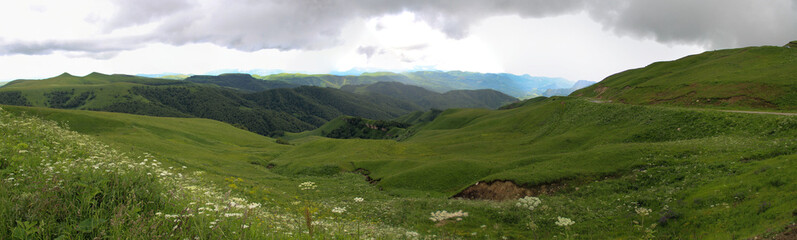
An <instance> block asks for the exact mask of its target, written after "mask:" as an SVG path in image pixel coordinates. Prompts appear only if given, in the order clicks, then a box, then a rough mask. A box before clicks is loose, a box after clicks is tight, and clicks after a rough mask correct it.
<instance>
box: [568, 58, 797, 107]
mask: <svg viewBox="0 0 797 240" xmlns="http://www.w3.org/2000/svg"><path fill="white" fill-rule="evenodd" d="M787 46H788V45H787ZM571 96H584V97H591V98H598V99H604V100H611V101H615V102H621V103H629V104H661V105H675V106H690V107H717V108H741V109H772V110H797V48H790V47H773V46H763V47H746V48H737V49H725V50H716V51H708V52H704V53H701V54H696V55H691V56H687V57H684V58H681V59H678V60H675V61H668V62H657V63H653V64H650V65H648V66H646V67H644V68H639V69H632V70H627V71H624V72H621V73H617V74H614V75H612V76H609V77H608V78H606V79H604V80H603V81H601V82H599V83H597V84H595V85H592V86H590V87H587V88H584V89H581V90H578V91H576V92H574V93H572V94H571Z"/></svg>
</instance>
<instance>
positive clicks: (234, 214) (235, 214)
mask: <svg viewBox="0 0 797 240" xmlns="http://www.w3.org/2000/svg"><path fill="white" fill-rule="evenodd" d="M243 216H244V215H243V214H242V213H225V214H224V217H243Z"/></svg>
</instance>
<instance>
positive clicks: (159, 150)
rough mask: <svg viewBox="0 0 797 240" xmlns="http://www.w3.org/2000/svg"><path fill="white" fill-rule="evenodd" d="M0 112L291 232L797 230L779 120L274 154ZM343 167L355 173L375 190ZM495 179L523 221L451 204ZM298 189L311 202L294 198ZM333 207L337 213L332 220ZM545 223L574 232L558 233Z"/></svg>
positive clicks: (137, 124)
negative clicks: (265, 215) (236, 199)
mask: <svg viewBox="0 0 797 240" xmlns="http://www.w3.org/2000/svg"><path fill="white" fill-rule="evenodd" d="M3 108H4V109H7V111H10V112H13V113H22V112H25V113H27V114H31V115H35V116H40V117H43V118H46V119H52V120H57V121H59V122H63V123H65V124H67V125H69V126H70V127H72V128H73V129H75V130H76V131H78V132H81V133H83V134H90V135H93V136H95V138H97V139H99V140H102V141H104V142H107V143H110V144H111V146H113V147H116V148H118V149H121V150H124V151H130V152H150V153H152V154H155V155H157V156H158V157H157V158H158V159H160V160H161V161H163V166H164V168H167V167H169V166H174V167H179V166H182V165H185V166H187V167H188V168H189V169H196V170H198V171H202V172H204V173H205V174H206V175H200V177H201V179H207V180H208V181H209V183H213V184H215V185H214V186H219V187H221V190H222V191H231V192H232V193H238V194H241V195H243V196H246V197H247V198H248V199H254V200H251V201H255V202H258V203H261V204H263V206H274V207H275V208H271V210H269V211H277V212H285V211H287V212H286V213H285V214H288V215H287V216H293V217H292V218H293V219H294V220H290V221H287V223H288V225H289V226H290V225H291V224H293V226H294V227H293V229H294V230H287V231H288V232H294V233H295V234H299V235H301V234H303V233H301V228H302V227H303V226H302V225H301V221H302V217H301V212H302V211H303V210H302V208H301V206H304V204H303V203H301V202H300V205H298V207H297V205H294V204H293V203H292V202H295V200H292V199H294V197H293V196H300V198H302V199H307V200H309V202H311V203H312V204H313V206H317V207H318V209H319V211H318V212H317V213H314V214H317V215H314V216H315V217H317V218H320V219H325V221H329V224H330V225H329V226H331V228H330V229H335V228H336V227H335V226H340V225H337V224H340V223H341V222H338V221H337V220H335V219H345V220H343V222H348V221H354V222H356V223H359V224H363V225H362V226H366V225H367V226H374V227H371V228H368V229H372V230H374V231H376V232H381V233H385V234H388V235H389V234H397V231H398V234H403V233H404V232H413V233H407V234H410V235H413V236H414V234H417V233H424V234H429V236H430V237H431V238H439V237H440V236H459V237H463V238H472V236H474V235H473V233H475V236H478V238H485V239H497V238H501V237H502V236H503V237H508V238H525V237H528V236H532V238H537V237H538V238H552V237H554V236H557V237H565V236H573V235H575V234H577V235H578V236H579V237H580V238H606V237H609V238H629V237H631V238H636V237H644V236H646V235H647V234H652V235H653V236H655V237H658V238H678V237H684V238H703V239H727V238H734V237H741V238H749V237H754V236H770V235H771V234H776V233H777V232H779V231H780V230H779V229H781V227H783V226H786V225H788V224H789V223H791V222H794V221H795V220H797V219H795V217H794V215H793V212H794V211H795V210H797V209H795V208H794V206H797V197H795V196H797V194H795V192H797V184H795V182H797V181H795V180H797V179H796V178H795V176H797V172H795V170H794V168H792V167H789V166H793V165H794V164H795V161H797V154H795V153H796V152H797V138H795V137H794V136H797V135H796V134H795V131H797V119H796V118H794V117H791V116H775V115H756V114H743V113H727V112H717V111H710V110H690V109H680V108H665V107H649V106H629V105H622V104H610V103H604V104H598V103H591V102H589V101H587V100H583V99H577V98H576V99H573V98H548V99H535V100H533V101H531V100H530V101H529V102H527V103H525V104H519V105H518V106H517V107H515V108H512V109H507V110H484V109H451V110H447V111H444V112H442V113H440V114H439V116H437V117H436V118H434V120H433V121H431V122H428V123H426V124H423V125H422V126H421V127H420V128H419V129H418V131H417V132H416V133H415V135H413V136H412V137H410V138H409V139H406V140H403V141H400V142H397V141H393V140H365V139H328V138H321V137H318V136H312V134H308V135H305V136H295V137H296V138H294V139H291V140H290V142H291V144H292V145H280V144H276V143H275V142H274V139H270V138H266V137H262V136H259V135H255V134H251V133H248V132H245V131H241V130H238V129H236V128H234V127H232V126H229V125H226V124H223V123H219V122H216V121H211V120H201V119H184V118H155V117H146V116H136V115H127V114H118V113H102V112H92V111H75V110H57V109H44V108H25V107H3ZM416 115H417V116H416ZM406 118H407V119H417V118H421V115H418V114H413V115H411V116H410V115H408V116H407V117H406ZM4 156H6V155H4ZM270 167H273V168H270ZM341 169H343V170H347V171H353V170H358V171H359V172H360V173H365V174H368V175H369V177H370V179H371V180H372V181H374V182H375V186H374V185H371V184H368V182H366V181H364V180H363V179H362V177H358V176H357V175H356V174H351V173H345V172H340V170H341ZM238 178H240V179H241V180H238ZM493 180H509V181H512V182H514V183H517V184H519V185H521V186H526V187H528V190H520V191H531V192H532V193H533V192H536V193H537V194H540V193H542V194H541V195H540V196H539V197H540V200H541V201H542V204H540V205H539V206H537V208H535V209H533V210H530V209H529V208H527V207H522V206H521V207H519V206H518V205H516V204H517V203H519V202H518V201H516V200H510V201H504V202H491V201H473V200H458V199H448V197H450V196H453V195H456V194H457V193H459V192H460V191H462V190H463V189H466V188H469V187H470V186H473V185H474V184H476V183H477V182H478V183H480V184H479V185H488V183H490V182H492V181H493ZM306 181H312V182H315V183H316V184H318V185H319V186H318V189H317V190H318V191H315V192H313V193H312V194H310V195H307V194H306V192H303V191H302V190H300V189H297V187H296V186H297V185H298V184H299V183H301V182H306ZM477 186H478V185H477ZM377 187H378V188H381V189H383V191H378V190H377ZM354 197H364V198H365V199H366V201H365V202H364V203H362V204H359V203H356V202H353V201H352V199H353V198H354ZM340 206H346V208H347V210H346V211H347V212H346V214H342V215H336V213H333V212H331V210H332V209H334V207H340ZM277 209H281V210H277ZM438 210H446V211H449V212H455V211H457V210H463V211H465V212H468V213H469V215H468V216H467V217H463V220H462V221H453V222H444V223H443V224H438V223H436V222H432V221H430V220H429V213H430V212H435V211H438ZM315 217H314V218H315ZM558 217H566V218H569V219H572V220H573V221H575V224H574V225H572V226H570V227H567V228H564V227H560V226H557V225H556V222H557V221H558V220H557V218H558ZM289 219H290V217H289ZM718 219H722V220H721V221H720V220H718ZM212 220H213V219H208V220H207V221H206V222H203V223H202V224H205V226H206V224H208V222H209V221H212ZM633 221H637V224H635V223H634V222H633ZM278 222H285V221H278ZM291 222H292V223H291ZM336 223H337V224H336ZM652 223H656V225H655V226H652V225H650V224H652ZM371 224H374V225H371ZM343 225H345V226H349V227H352V224H343ZM483 225H484V226H485V227H482V226H483ZM289 226H284V227H285V229H292V228H289ZM386 226H387V227H386ZM296 228H298V230H295V229H296ZM271 229H272V230H274V229H273V228H271ZM364 229H365V228H364ZM390 229H399V230H390ZM349 230H354V229H351V228H349ZM319 231H320V230H319ZM324 231H327V230H324ZM328 231H333V232H334V231H335V230H328ZM278 232H279V231H278ZM304 234H306V233H304ZM333 234H334V233H333ZM432 235H436V236H437V237H434V236H432ZM282 236H285V235H282ZM390 236H393V237H390V238H396V235H390ZM402 236H403V235H402ZM407 238H414V237H407Z"/></svg>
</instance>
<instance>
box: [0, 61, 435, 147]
mask: <svg viewBox="0 0 797 240" xmlns="http://www.w3.org/2000/svg"><path fill="white" fill-rule="evenodd" d="M198 79H201V77H198ZM236 79H238V80H241V79H242V80H241V81H243V82H248V83H253V82H265V81H262V80H257V79H253V78H251V77H250V76H249V75H223V79H216V80H214V81H211V82H212V83H213V84H198V83H193V82H190V81H180V80H167V79H153V78H144V77H135V76H127V75H104V74H99V73H92V74H89V75H87V76H84V77H76V76H72V75H69V74H62V75H60V76H57V77H54V78H50V79H45V80H18V81H14V82H12V83H10V84H8V85H6V86H4V87H2V88H0V103H4V104H13V105H22V106H39V107H52V108H64V109H83V110H98V111H111V112H124V113H133V114H141V115H150V116H167V117H201V118H209V119H215V120H219V121H224V122H227V123H230V124H234V125H236V126H238V127H241V128H244V129H247V130H250V131H252V132H255V133H259V134H263V135H281V134H282V133H283V132H284V131H291V132H300V131H304V130H309V129H312V128H315V127H318V126H321V125H322V124H324V123H325V122H326V121H328V120H331V119H333V118H335V117H338V116H341V115H352V116H363V117H368V118H375V119H390V118H394V117H397V116H400V115H402V114H405V113H408V112H411V111H416V110H421V108H420V107H418V106H416V105H414V104H410V103H406V102H402V101H398V100H395V99H392V98H388V97H384V96H363V95H358V94H352V93H347V92H343V91H340V90H337V89H331V88H318V87H301V88H295V89H273V90H269V91H263V92H254V93H243V92H240V91H237V90H233V89H229V88H226V87H225V88H222V87H219V86H216V85H215V84H220V83H225V82H227V83H230V84H233V85H235V84H238V83H240V82H239V81H238V80H236ZM197 81H199V80H197ZM269 84H272V85H268V84H265V85H263V84H261V85H257V86H259V87H265V86H266V85H268V86H277V85H273V84H275V83H269ZM244 85H245V84H244ZM244 85H235V86H238V87H244ZM280 86H282V85H280Z"/></svg>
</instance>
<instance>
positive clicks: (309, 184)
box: [299, 182, 316, 190]
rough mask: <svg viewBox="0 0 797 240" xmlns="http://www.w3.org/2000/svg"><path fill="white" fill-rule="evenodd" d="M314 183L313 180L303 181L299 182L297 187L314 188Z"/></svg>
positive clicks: (303, 188) (302, 188)
mask: <svg viewBox="0 0 797 240" xmlns="http://www.w3.org/2000/svg"><path fill="white" fill-rule="evenodd" d="M315 188H316V185H315V183H314V182H303V183H301V184H299V189H301V190H312V189H315Z"/></svg>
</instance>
